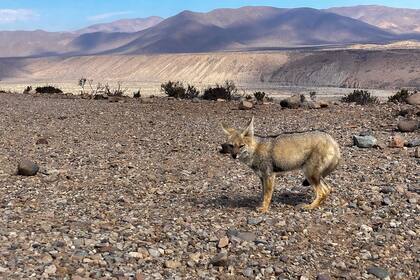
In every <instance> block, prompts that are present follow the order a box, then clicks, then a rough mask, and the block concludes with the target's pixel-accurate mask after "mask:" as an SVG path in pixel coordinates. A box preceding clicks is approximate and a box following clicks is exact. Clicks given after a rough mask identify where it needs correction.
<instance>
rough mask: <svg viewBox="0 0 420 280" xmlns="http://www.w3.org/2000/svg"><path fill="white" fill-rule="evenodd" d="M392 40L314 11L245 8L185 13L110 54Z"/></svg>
mask: <svg viewBox="0 0 420 280" xmlns="http://www.w3.org/2000/svg"><path fill="white" fill-rule="evenodd" d="M245 19H246V20H245ZM393 39H395V36H394V35H392V34H390V33H388V32H386V31H384V30H381V29H379V28H377V27H374V26H372V25H369V24H366V23H364V22H361V21H358V20H354V19H351V18H348V17H343V16H340V15H337V14H334V13H328V12H324V11H319V10H316V9H310V8H298V9H277V8H272V7H244V8H239V9H221V10H214V11H212V12H209V13H194V12H190V11H185V12H182V13H180V14H178V15H176V16H173V17H171V18H168V19H166V20H164V21H163V22H161V23H160V24H158V25H156V26H154V27H152V28H149V29H147V30H144V31H141V32H138V33H137V39H135V40H133V41H132V42H130V43H128V44H126V45H125V46H123V47H121V48H118V49H116V50H113V51H111V52H112V53H120V54H122V53H123V54H139V53H162V52H163V53H175V52H205V51H217V50H234V49H250V48H275V47H291V46H302V45H326V44H348V43H355V42H365V43H367V42H387V41H390V40H393Z"/></svg>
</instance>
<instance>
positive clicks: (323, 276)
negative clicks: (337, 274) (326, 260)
mask: <svg viewBox="0 0 420 280" xmlns="http://www.w3.org/2000/svg"><path fill="white" fill-rule="evenodd" d="M316 280H331V277H330V276H328V275H326V274H318V275H317V276H316Z"/></svg>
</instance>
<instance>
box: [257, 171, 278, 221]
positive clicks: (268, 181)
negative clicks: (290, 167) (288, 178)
mask: <svg viewBox="0 0 420 280" xmlns="http://www.w3.org/2000/svg"><path fill="white" fill-rule="evenodd" d="M275 179H276V175H275V174H270V175H263V176H262V177H261V183H262V187H263V195H262V203H261V207H258V208H257V211H259V212H261V213H265V212H267V211H268V208H269V207H270V203H271V197H272V196H273V191H274V181H275Z"/></svg>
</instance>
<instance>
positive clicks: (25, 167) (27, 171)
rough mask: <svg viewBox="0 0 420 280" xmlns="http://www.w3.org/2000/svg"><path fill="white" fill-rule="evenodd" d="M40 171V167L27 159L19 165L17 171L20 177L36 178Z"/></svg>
mask: <svg viewBox="0 0 420 280" xmlns="http://www.w3.org/2000/svg"><path fill="white" fill-rule="evenodd" d="M38 171H39V166H38V165H37V164H36V163H34V162H32V161H30V160H27V159H25V160H22V161H20V162H19V163H18V171H17V174H18V175H22V176H34V175H36V174H37V173H38Z"/></svg>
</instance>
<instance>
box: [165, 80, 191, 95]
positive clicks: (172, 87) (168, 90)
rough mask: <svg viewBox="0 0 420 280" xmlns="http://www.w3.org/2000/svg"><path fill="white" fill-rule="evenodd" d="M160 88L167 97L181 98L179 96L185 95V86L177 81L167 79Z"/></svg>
mask: <svg viewBox="0 0 420 280" xmlns="http://www.w3.org/2000/svg"><path fill="white" fill-rule="evenodd" d="M160 89H161V91H162V92H163V93H165V94H166V95H167V96H169V97H175V98H181V96H184V95H185V88H184V85H183V84H182V83H181V82H179V81H177V82H172V81H168V82H166V83H164V84H162V85H161V86H160Z"/></svg>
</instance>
